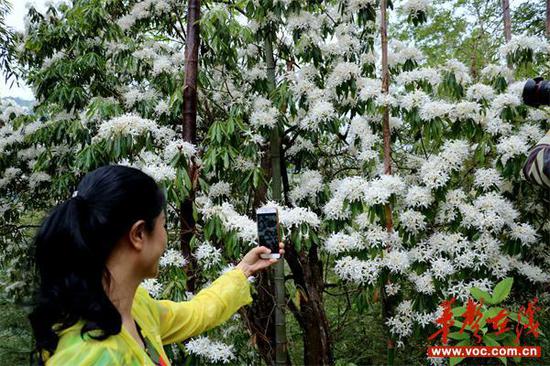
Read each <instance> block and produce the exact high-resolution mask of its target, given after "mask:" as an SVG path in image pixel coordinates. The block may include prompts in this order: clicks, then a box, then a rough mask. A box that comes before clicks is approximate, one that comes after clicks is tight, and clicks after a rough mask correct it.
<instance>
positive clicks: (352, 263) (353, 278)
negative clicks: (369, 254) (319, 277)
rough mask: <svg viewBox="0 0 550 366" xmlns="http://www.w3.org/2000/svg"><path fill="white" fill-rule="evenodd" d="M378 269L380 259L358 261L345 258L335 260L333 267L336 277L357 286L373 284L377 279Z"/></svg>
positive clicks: (348, 257)
mask: <svg viewBox="0 0 550 366" xmlns="http://www.w3.org/2000/svg"><path fill="white" fill-rule="evenodd" d="M380 269H381V261H380V258H375V259H371V260H360V259H357V258H353V257H350V256H346V257H342V258H339V259H337V260H336V262H335V265H334V272H335V273H336V275H337V276H338V277H340V278H341V279H342V280H345V281H350V282H353V283H357V284H369V285H372V284H374V283H375V282H376V280H377V279H378V275H379V273H380Z"/></svg>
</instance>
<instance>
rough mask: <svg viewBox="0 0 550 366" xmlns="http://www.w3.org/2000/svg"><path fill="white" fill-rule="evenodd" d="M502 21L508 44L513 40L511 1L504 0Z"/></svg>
mask: <svg viewBox="0 0 550 366" xmlns="http://www.w3.org/2000/svg"><path fill="white" fill-rule="evenodd" d="M502 19H503V21H504V40H505V41H506V43H508V42H510V40H511V39H512V21H511V20H510V19H511V18H510V2H509V0H502Z"/></svg>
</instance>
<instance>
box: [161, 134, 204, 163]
mask: <svg viewBox="0 0 550 366" xmlns="http://www.w3.org/2000/svg"><path fill="white" fill-rule="evenodd" d="M196 153H197V150H196V148H195V145H193V144H191V143H189V142H187V141H183V140H182V139H178V140H172V141H170V142H169V143H168V144H167V145H166V147H165V148H164V161H165V162H170V161H172V160H173V159H174V158H175V157H176V155H177V154H182V155H183V156H185V157H187V158H190V157H192V156H194V155H195V154H196Z"/></svg>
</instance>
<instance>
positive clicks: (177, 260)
mask: <svg viewBox="0 0 550 366" xmlns="http://www.w3.org/2000/svg"><path fill="white" fill-rule="evenodd" d="M186 264H187V260H186V259H185V258H183V255H182V254H181V252H180V251H178V250H175V249H167V250H166V251H165V252H164V253H163V254H162V257H160V260H159V265H160V266H161V267H167V266H174V267H184V266H185V265H186Z"/></svg>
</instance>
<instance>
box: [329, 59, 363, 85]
mask: <svg viewBox="0 0 550 366" xmlns="http://www.w3.org/2000/svg"><path fill="white" fill-rule="evenodd" d="M360 77H361V69H360V67H359V65H357V64H355V63H353V62H340V63H339V64H338V65H336V66H335V67H334V70H332V72H331V74H330V75H329V76H328V79H327V84H326V89H328V90H332V89H335V88H336V87H337V86H340V85H341V84H343V83H345V82H346V81H348V80H351V79H356V80H357V79H359V78H360Z"/></svg>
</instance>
